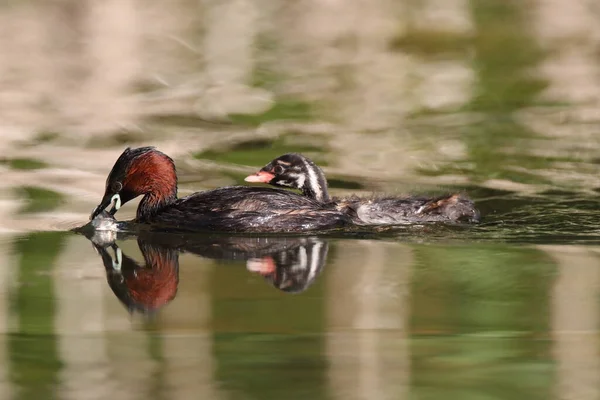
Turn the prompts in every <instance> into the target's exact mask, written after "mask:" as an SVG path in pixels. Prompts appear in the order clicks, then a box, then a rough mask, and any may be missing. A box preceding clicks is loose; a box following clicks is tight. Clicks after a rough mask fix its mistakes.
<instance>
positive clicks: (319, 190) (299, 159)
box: [244, 153, 329, 201]
mask: <svg viewBox="0 0 600 400" xmlns="http://www.w3.org/2000/svg"><path fill="white" fill-rule="evenodd" d="M244 180H245V181H246V182H260V183H268V184H270V185H273V186H285V187H291V188H294V189H299V190H302V192H303V193H304V194H305V195H307V196H310V197H312V198H314V199H315V200H317V201H329V194H328V193H327V180H326V179H325V174H323V171H322V170H321V168H319V167H318V166H317V165H316V164H315V163H314V162H312V161H311V160H310V159H308V158H306V157H304V156H303V155H302V154H298V153H289V154H284V155H282V156H280V157H277V158H276V159H274V160H273V161H271V162H270V163H268V164H267V165H265V166H264V167H262V168H261V169H260V171H258V172H257V173H255V174H252V175H249V176H247V177H246V178H245V179H244Z"/></svg>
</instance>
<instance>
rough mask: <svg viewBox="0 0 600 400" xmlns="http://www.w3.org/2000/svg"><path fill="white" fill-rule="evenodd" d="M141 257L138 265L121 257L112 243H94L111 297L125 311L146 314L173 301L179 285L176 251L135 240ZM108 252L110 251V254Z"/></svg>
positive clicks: (117, 248)
mask: <svg viewBox="0 0 600 400" xmlns="http://www.w3.org/2000/svg"><path fill="white" fill-rule="evenodd" d="M138 246H139V248H140V251H141V252H142V255H143V257H144V261H145V264H144V265H141V264H139V263H137V262H136V261H135V260H134V259H132V258H130V257H128V256H127V255H125V254H123V252H122V250H121V249H120V248H119V246H117V245H116V244H115V243H114V242H112V243H110V244H109V245H108V246H102V245H98V244H95V243H94V247H95V248H96V250H97V251H98V254H100V256H101V257H102V262H103V263H104V268H105V269H106V279H107V281H108V285H109V286H110V288H111V289H112V291H113V293H114V294H115V296H117V297H118V298H119V300H121V302H122V303H123V304H124V305H125V306H126V307H127V308H128V309H129V311H130V312H134V311H139V312H142V313H150V312H153V311H156V310H158V309H159V308H161V307H163V306H164V305H166V304H167V303H169V302H170V301H171V300H173V299H174V298H175V295H176V294H177V285H178V284H179V252H178V251H177V250H175V249H169V248H168V247H162V246H157V245H156V244H150V243H147V242H145V241H144V240H142V239H138ZM108 249H112V250H113V254H114V257H113V255H112V254H110V252H109V251H108Z"/></svg>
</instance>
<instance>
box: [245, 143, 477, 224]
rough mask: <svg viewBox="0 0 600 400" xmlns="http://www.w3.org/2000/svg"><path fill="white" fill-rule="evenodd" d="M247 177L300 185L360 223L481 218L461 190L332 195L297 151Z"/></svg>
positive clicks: (315, 168) (317, 170)
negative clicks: (406, 194) (430, 195)
mask: <svg viewBox="0 0 600 400" xmlns="http://www.w3.org/2000/svg"><path fill="white" fill-rule="evenodd" d="M245 180H246V182H262V183H268V184H271V185H274V186H286V187H291V188H295V189H299V190H301V191H302V193H303V194H304V196H306V197H309V198H311V199H314V200H316V201H318V202H320V203H321V204H323V205H325V206H329V207H330V208H332V209H335V210H338V211H341V212H343V213H345V214H347V215H348V216H350V217H351V218H352V220H353V222H354V223H355V224H357V225H382V224H383V225H386V224H409V223H419V222H443V221H449V222H478V221H479V212H478V211H477V210H476V209H475V205H474V204H473V202H472V201H471V200H470V199H469V198H467V197H465V196H463V195H461V194H452V195H449V196H442V197H436V198H427V197H379V198H359V197H357V196H352V197H350V198H346V199H335V198H334V199H332V198H331V197H330V196H329V193H328V191H327V179H326V178H325V174H324V173H323V171H322V170H321V168H319V167H318V166H317V165H316V164H315V163H314V162H312V161H311V160H309V159H308V158H306V157H304V156H303V155H301V154H297V153H290V154H285V155H283V156H280V157H278V158H276V159H274V160H273V161H271V162H270V163H268V164H267V165H265V166H264V167H263V168H262V169H261V170H260V171H258V172H257V173H256V174H253V175H249V176H247V177H246V179H245Z"/></svg>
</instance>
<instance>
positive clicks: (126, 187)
mask: <svg viewBox="0 0 600 400" xmlns="http://www.w3.org/2000/svg"><path fill="white" fill-rule="evenodd" d="M140 195H143V196H144V197H143V198H142V200H141V201H140V204H139V206H138V210H137V213H136V218H135V220H134V222H137V223H142V224H150V225H151V226H152V228H153V229H160V230H179V231H203V230H210V231H223V232H307V231H320V230H327V229H332V228H339V227H343V226H347V225H349V224H350V223H351V221H350V218H349V217H348V216H347V215H346V214H345V213H342V212H340V211H338V210H335V209H332V208H331V207H328V206H326V205H324V204H322V203H321V202H318V201H316V200H314V199H311V198H308V197H305V196H300V195H298V194H295V193H291V192H288V191H285V190H280V189H268V188H256V187H243V186H232V187H224V188H219V189H215V190H208V191H204V192H198V193H194V194H192V195H190V196H187V197H184V198H181V199H178V198H177V174H176V170H175V165H174V163H173V160H171V158H169V157H168V156H167V155H165V154H163V153H161V152H159V151H157V150H155V149H154V148H153V147H142V148H138V149H126V150H125V151H124V152H123V153H122V154H121V156H120V157H119V158H118V160H117V162H116V163H115V165H114V166H113V168H112V170H111V172H110V173H109V175H108V179H107V181H106V190H105V193H104V196H103V198H102V201H101V202H100V204H99V205H98V206H97V207H96V209H95V210H94V211H93V212H92V215H91V217H90V218H91V219H94V217H95V216H97V215H99V214H100V213H101V212H102V210H104V209H105V208H106V207H108V206H109V205H111V204H113V208H112V209H111V211H110V214H112V215H114V214H115V213H116V212H117V210H118V209H119V208H120V207H121V205H123V204H125V203H126V202H128V201H129V200H131V199H133V198H135V197H137V196H140Z"/></svg>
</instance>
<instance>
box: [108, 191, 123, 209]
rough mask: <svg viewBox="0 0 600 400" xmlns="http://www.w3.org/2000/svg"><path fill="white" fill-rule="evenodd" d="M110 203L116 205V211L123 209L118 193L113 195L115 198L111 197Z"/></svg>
mask: <svg viewBox="0 0 600 400" xmlns="http://www.w3.org/2000/svg"><path fill="white" fill-rule="evenodd" d="M110 202H111V203H113V202H114V203H115V210H118V209H119V208H121V196H119V194H118V193H117V194H115V195H113V197H111V199H110Z"/></svg>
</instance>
